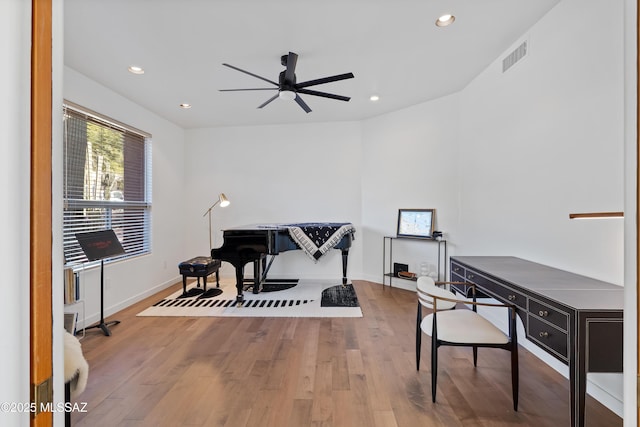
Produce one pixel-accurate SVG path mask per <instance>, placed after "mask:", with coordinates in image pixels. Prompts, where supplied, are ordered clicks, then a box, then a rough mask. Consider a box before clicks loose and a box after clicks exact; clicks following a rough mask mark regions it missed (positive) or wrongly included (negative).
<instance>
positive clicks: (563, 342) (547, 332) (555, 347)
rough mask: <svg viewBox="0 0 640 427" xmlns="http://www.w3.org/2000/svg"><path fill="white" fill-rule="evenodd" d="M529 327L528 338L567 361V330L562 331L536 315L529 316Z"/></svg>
mask: <svg viewBox="0 0 640 427" xmlns="http://www.w3.org/2000/svg"><path fill="white" fill-rule="evenodd" d="M527 319H528V322H529V328H527V338H529V339H530V340H531V341H534V342H535V343H537V344H539V345H540V346H541V347H543V348H545V349H547V350H548V351H549V352H550V353H551V354H553V355H555V356H556V357H559V358H561V359H562V360H563V361H565V362H566V361H567V356H568V354H569V353H568V340H567V334H566V332H563V331H561V330H560V329H558V328H555V327H553V326H552V325H550V324H548V323H545V322H543V321H542V320H540V319H539V318H537V317H536V316H532V315H531V314H529V315H528V316H527Z"/></svg>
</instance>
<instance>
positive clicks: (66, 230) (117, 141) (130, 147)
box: [63, 102, 151, 265]
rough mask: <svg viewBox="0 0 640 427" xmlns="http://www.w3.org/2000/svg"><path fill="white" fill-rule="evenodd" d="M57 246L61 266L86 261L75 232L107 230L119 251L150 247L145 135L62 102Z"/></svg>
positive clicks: (129, 252) (128, 252)
mask: <svg viewBox="0 0 640 427" xmlns="http://www.w3.org/2000/svg"><path fill="white" fill-rule="evenodd" d="M63 142H64V149H63V153H64V162H63V174H64V179H63V198H64V212H63V246H64V257H65V263H66V264H67V265H71V264H77V263H82V262H87V258H86V257H85V255H84V252H83V251H82V249H81V248H80V245H79V244H78V241H77V239H76V236H75V235H76V233H83V232H89V231H98V230H106V229H113V230H114V232H115V234H116V236H117V237H118V239H119V240H120V242H121V244H122V246H123V248H124V250H125V252H126V253H125V255H122V256H119V257H117V259H121V258H128V257H132V256H137V255H143V254H146V253H149V252H150V248H151V244H150V229H151V227H150V224H151V142H150V135H148V134H145V133H144V132H141V131H137V130H134V129H133V128H128V127H127V126H126V125H123V124H122V123H119V122H116V121H114V120H110V119H109V118H106V117H103V116H100V115H99V114H97V113H94V112H92V111H89V110H84V109H82V107H79V106H76V105H75V104H71V103H68V102H65V104H64V138H63Z"/></svg>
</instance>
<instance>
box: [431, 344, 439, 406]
mask: <svg viewBox="0 0 640 427" xmlns="http://www.w3.org/2000/svg"><path fill="white" fill-rule="evenodd" d="M437 380H438V343H437V339H436V338H435V337H433V336H432V337H431V401H432V402H433V403H435V402H436V382H437Z"/></svg>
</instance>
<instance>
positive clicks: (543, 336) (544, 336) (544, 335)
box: [540, 332, 549, 338]
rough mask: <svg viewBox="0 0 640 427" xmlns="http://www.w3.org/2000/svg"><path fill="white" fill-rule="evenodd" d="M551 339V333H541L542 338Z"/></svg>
mask: <svg viewBox="0 0 640 427" xmlns="http://www.w3.org/2000/svg"><path fill="white" fill-rule="evenodd" d="M547 337H549V332H540V338H547Z"/></svg>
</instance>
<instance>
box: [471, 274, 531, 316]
mask: <svg viewBox="0 0 640 427" xmlns="http://www.w3.org/2000/svg"><path fill="white" fill-rule="evenodd" d="M467 280H468V281H470V282H473V283H475V284H477V285H479V286H481V287H483V288H485V289H486V290H487V291H489V292H490V293H494V294H495V295H497V296H498V297H500V298H502V300H503V301H505V302H510V303H511V304H514V305H516V306H517V307H520V308H522V309H524V310H526V309H527V297H526V296H525V295H523V294H521V293H519V292H516V291H513V290H511V289H509V288H507V287H505V286H504V285H501V284H499V283H496V282H494V281H493V280H491V279H487V278H486V277H484V276H481V275H479V274H477V273H475V272H473V271H470V270H467Z"/></svg>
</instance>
